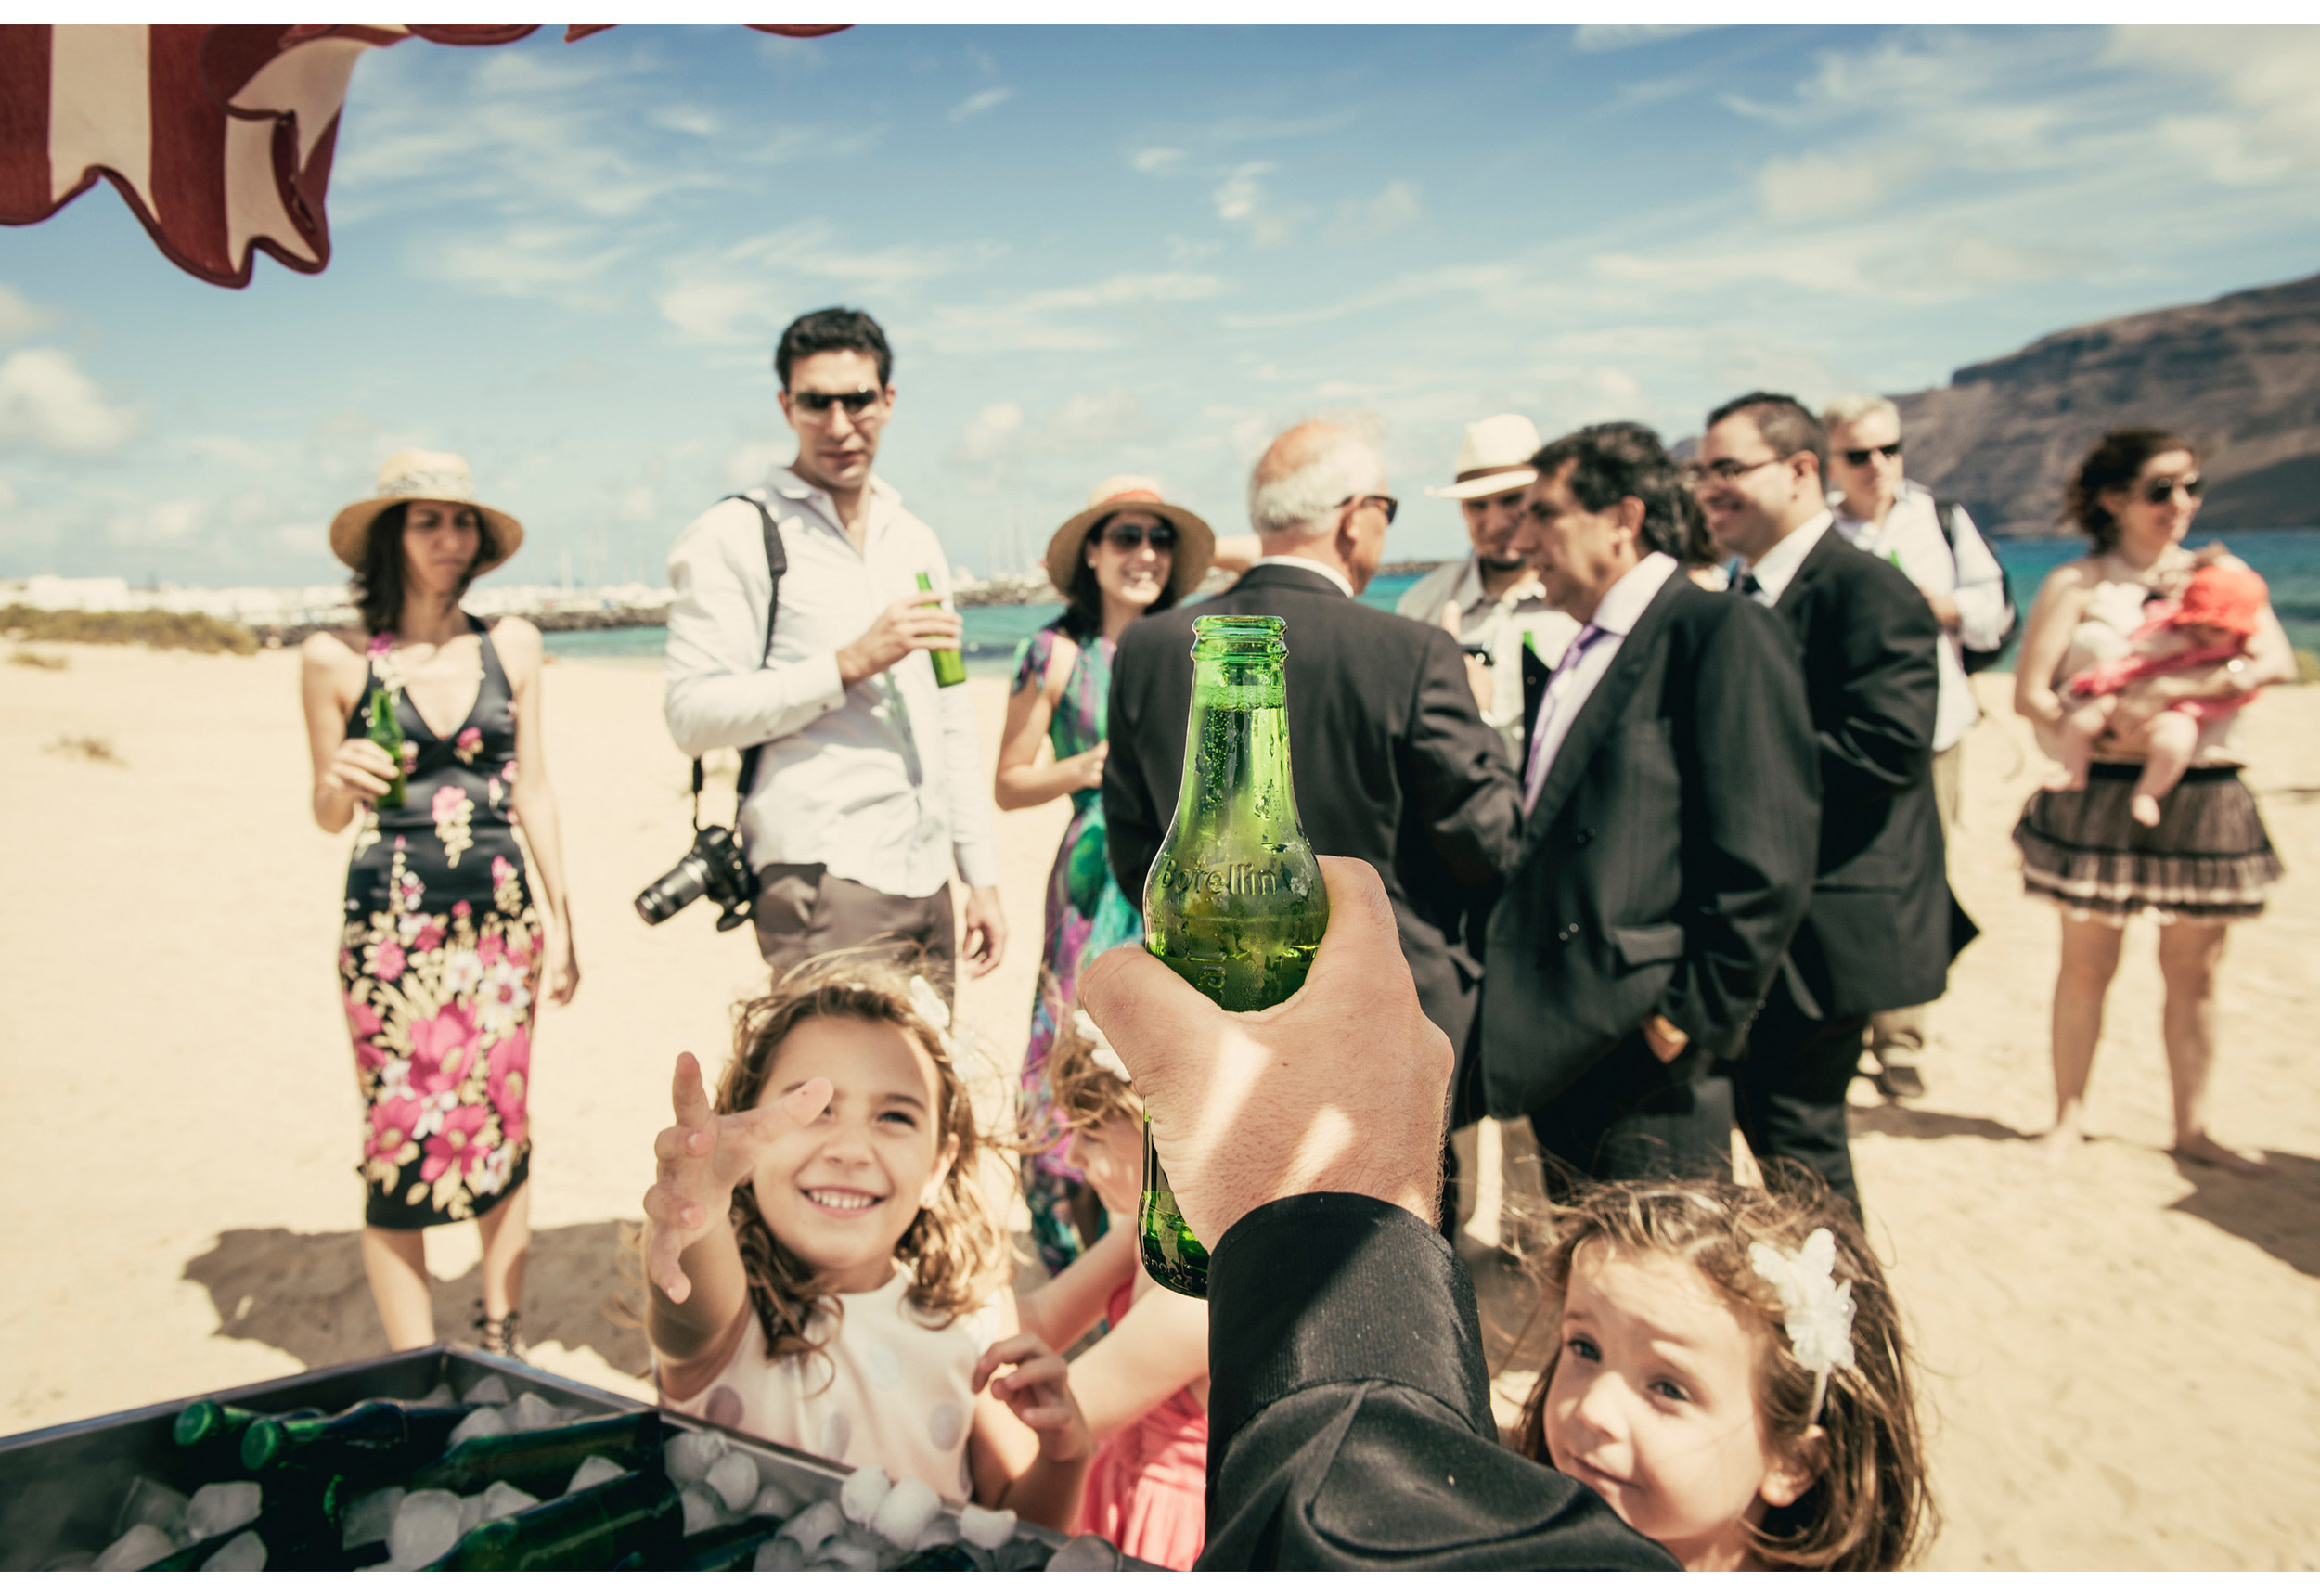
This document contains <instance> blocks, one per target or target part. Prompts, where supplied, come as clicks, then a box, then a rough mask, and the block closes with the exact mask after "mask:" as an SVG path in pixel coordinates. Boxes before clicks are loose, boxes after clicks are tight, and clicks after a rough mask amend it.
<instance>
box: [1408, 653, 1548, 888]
mask: <svg viewBox="0 0 2320 1596" xmlns="http://www.w3.org/2000/svg"><path fill="white" fill-rule="evenodd" d="M1426 631H1427V634H1428V637H1427V641H1426V650H1425V663H1424V668H1423V669H1422V670H1421V671H1420V672H1419V674H1418V685H1417V690H1416V697H1415V700H1414V701H1413V702H1412V703H1411V710H1410V740H1409V745H1408V746H1409V753H1408V756H1407V757H1408V760H1409V767H1408V769H1407V770H1406V771H1405V772H1404V781H1405V787H1404V791H1406V792H1409V794H1410V796H1411V805H1412V807H1413V809H1414V811H1415V812H1416V813H1417V814H1418V815H1419V816H1420V817H1422V819H1423V821H1424V826H1425V830H1426V833H1427V835H1428V836H1429V837H1430V838H1431V839H1432V840H1433V843H1434V847H1435V851H1436V852H1437V853H1438V854H1439V855H1440V856H1441V857H1442V862H1443V864H1445V865H1446V866H1448V867H1449V869H1450V875H1451V877H1452V878H1453V879H1454V880H1456V881H1458V882H1463V883H1464V884H1466V885H1468V886H1483V885H1491V884H1495V883H1496V882H1498V881H1500V880H1501V879H1502V877H1504V876H1505V875H1506V874H1507V873H1508V872H1509V871H1511V870H1513V869H1514V863H1515V860H1516V858H1517V856H1519V855H1520V853H1521V850H1522V838H1523V803H1522V786H1521V784H1520V783H1519V782H1518V781H1516V779H1515V778H1514V767H1513V766H1510V765H1509V764H1508V763H1507V760H1506V740H1505V739H1504V738H1503V737H1502V736H1501V735H1500V734H1499V733H1497V732H1495V731H1493V730H1491V729H1490V728H1489V727H1488V726H1486V725H1484V724H1483V720H1482V714H1481V712H1480V711H1479V710H1477V709H1476V707H1475V694H1474V689H1473V688H1472V687H1470V686H1468V685H1467V682H1466V662H1465V656H1464V654H1463V651H1462V650H1460V649H1459V647H1458V645H1457V644H1456V643H1454V642H1452V641H1451V640H1450V634H1449V633H1447V632H1444V631H1442V630H1440V629H1439V628H1438V627H1431V626H1430V627H1427V628H1426Z"/></svg>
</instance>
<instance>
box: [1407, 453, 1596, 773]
mask: <svg viewBox="0 0 2320 1596" xmlns="http://www.w3.org/2000/svg"><path fill="white" fill-rule="evenodd" d="M1538 452H1539V429H1538V428H1536V427H1534V426H1532V425H1531V424H1530V419H1529V418H1528V417H1525V416H1512V415H1509V416H1492V417H1490V418H1488V419H1486V420H1481V421H1476V422H1475V423H1474V424H1473V425H1472V426H1470V427H1468V428H1467V429H1466V436H1465V438H1464V440H1463V442H1462V443H1461V444H1459V447H1458V460H1457V464H1456V467H1455V470H1457V473H1458V476H1457V480H1456V481H1455V482H1454V483H1452V484H1451V485H1450V486H1449V487H1446V488H1428V489H1426V490H1425V491H1426V493H1427V495H1428V496H1430V497H1433V498H1446V499H1454V500H1456V501H1457V504H1458V508H1459V512H1460V513H1461V514H1462V515H1463V516H1464V517H1465V521H1466V536H1467V538H1468V540H1469V541H1470V542H1472V543H1473V545H1474V552H1473V553H1472V554H1469V555H1468V556H1467V557H1466V558H1465V559H1463V560H1445V561H1444V562H1443V563H1441V564H1440V565H1437V566H1436V567H1435V568H1434V569H1433V570H1432V571H1429V572H1428V573H1426V574H1425V575H1424V576H1423V577H1421V578H1419V579H1418V581H1417V582H1416V583H1414V584H1412V585H1411V588H1410V591H1408V592H1407V593H1404V594H1403V595H1402V596H1401V600H1400V602H1398V604H1396V605H1395V606H1394V613H1396V614H1397V615H1407V616H1408V617H1410V619H1411V620H1413V621H1424V623H1425V624H1428V625H1430V626H1441V627H1444V628H1446V629H1447V630H1448V631H1449V632H1450V635H1451V636H1452V637H1456V638H1457V639H1458V641H1459V644H1460V646H1461V647H1463V648H1464V649H1465V650H1467V659H1468V662H1469V663H1468V675H1469V676H1471V677H1472V678H1473V679H1474V682H1475V700H1476V702H1477V703H1479V704H1480V705H1481V707H1482V719H1483V723H1484V724H1485V725H1487V726H1490V727H1496V728H1497V729H1498V731H1499V732H1500V733H1501V734H1502V736H1504V737H1505V739H1506V741H1507V747H1508V749H1509V751H1510V753H1511V754H1512V755H1513V756H1514V757H1515V758H1520V757H1521V748H1522V741H1523V660H1522V651H1523V639H1524V637H1525V636H1526V635H1527V636H1528V637H1529V638H1530V640H1531V648H1532V650H1533V651H1534V652H1535V653H1536V654H1537V656H1538V658H1539V659H1540V661H1542V662H1543V663H1546V664H1548V665H1553V663H1554V662H1555V661H1557V660H1559V659H1561V658H1562V657H1563V650H1565V649H1566V648H1568V647H1570V642H1571V639H1572V638H1573V637H1577V636H1578V635H1579V623H1578V622H1576V621H1574V620H1572V619H1571V618H1570V617H1569V616H1568V615H1566V614H1564V613H1563V612H1562V611H1559V610H1555V609H1553V608H1551V607H1550V606H1549V605H1548V603H1547V595H1546V589H1545V588H1544V587H1542V586H1540V583H1539V576H1538V573H1536V572H1534V571H1532V570H1531V569H1530V567H1529V565H1528V564H1527V562H1526V561H1525V560H1524V559H1523V555H1522V551H1521V549H1520V548H1519V547H1517V546H1516V539H1517V538H1518V537H1520V535H1521V534H1522V523H1523V490H1524V489H1525V488H1527V487H1528V486H1529V485H1530V483H1531V482H1532V480H1533V479H1534V478H1536V477H1537V476H1538V474H1539V473H1538V471H1537V470H1535V469H1534V468H1533V467H1532V465H1531V464H1530V457H1531V456H1533V455H1535V454H1537V453H1538ZM1477 649H1480V650H1485V654H1484V655H1483V656H1480V657H1477V656H1476V654H1475V652H1474V650H1477ZM1485 659H1487V660H1488V663H1487V664H1486V663H1483V662H1484V660H1485Z"/></svg>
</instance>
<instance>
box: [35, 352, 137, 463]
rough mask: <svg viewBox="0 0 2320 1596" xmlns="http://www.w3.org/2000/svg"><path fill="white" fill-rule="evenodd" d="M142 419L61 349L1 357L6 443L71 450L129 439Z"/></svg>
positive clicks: (83, 451) (90, 449)
mask: <svg viewBox="0 0 2320 1596" xmlns="http://www.w3.org/2000/svg"><path fill="white" fill-rule="evenodd" d="M141 419H142V418H141V417H140V416H139V414H138V412H137V411H136V410H135V408H134V407H131V406H128V405H114V404H112V403H110V401H108V400H107V399H106V397H105V393H104V391H103V390H102V389H100V388H99V387H97V384H96V383H95V382H93V381H91V380H89V378H88V376H87V374H86V373H84V372H83V371H82V369H81V368H80V367H78V366H77V365H75V364H74V363H73V359H72V356H71V355H70V354H66V353H65V352H64V351H63V350H61V349H19V350H18V351H17V352H16V353H15V354H11V355H9V356H8V357H7V359H6V360H5V361H0V445H5V444H8V443H11V442H15V441H19V440H29V441H30V442H32V443H36V444H40V445H42V446H43V447H45V448H50V449H56V450H59V451H61V452H63V453H67V454H94V453H97V452H99V451H102V450H105V449H110V448H113V447H115V446H117V445H118V444H122V443H124V442H126V441H127V440H128V438H129V436H130V434H131V433H133V432H135V431H136V430H137V427H138V424H139V422H140V421H141Z"/></svg>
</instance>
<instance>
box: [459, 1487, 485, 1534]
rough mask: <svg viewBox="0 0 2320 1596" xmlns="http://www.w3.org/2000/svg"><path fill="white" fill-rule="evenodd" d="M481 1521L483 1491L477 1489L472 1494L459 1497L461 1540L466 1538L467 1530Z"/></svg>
mask: <svg viewBox="0 0 2320 1596" xmlns="http://www.w3.org/2000/svg"><path fill="white" fill-rule="evenodd" d="M481 1523H483V1492H482V1491H477V1492H476V1493H475V1494H474V1495H473V1496H463V1497H461V1498H460V1499H459V1538H461V1539H462V1540H464V1539H466V1538H467V1532H468V1531H469V1530H470V1529H473V1528H474V1527H475V1526H476V1525H479V1524H481Z"/></svg>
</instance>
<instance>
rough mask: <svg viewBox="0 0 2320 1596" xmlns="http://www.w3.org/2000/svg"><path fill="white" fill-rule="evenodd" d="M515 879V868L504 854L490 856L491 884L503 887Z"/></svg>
mask: <svg viewBox="0 0 2320 1596" xmlns="http://www.w3.org/2000/svg"><path fill="white" fill-rule="evenodd" d="M515 879H516V868H515V866H514V865H513V864H511V863H510V862H509V858H508V856H507V855H505V854H494V855H493V856H492V885H493V886H495V887H504V886H506V885H507V884H508V883H509V882H511V881H514V880H515Z"/></svg>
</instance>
